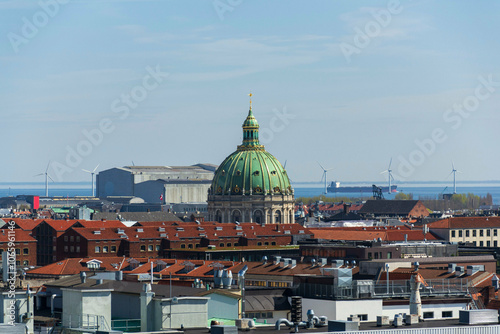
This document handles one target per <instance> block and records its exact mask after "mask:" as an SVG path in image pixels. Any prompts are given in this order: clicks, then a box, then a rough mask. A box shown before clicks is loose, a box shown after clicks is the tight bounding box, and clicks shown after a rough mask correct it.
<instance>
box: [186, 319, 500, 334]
mask: <svg viewBox="0 0 500 334" xmlns="http://www.w3.org/2000/svg"><path fill="white" fill-rule="evenodd" d="M473 326H474V325H460V324H459V323H458V319H449V320H428V321H422V322H419V323H418V324H415V325H411V326H401V327H393V326H380V327H378V326H377V323H376V322H362V323H361V325H360V326H359V330H360V331H380V330H387V329H412V328H442V327H473ZM478 326H479V325H478ZM480 326H498V327H499V332H500V325H499V324H498V323H495V324H481V325H480ZM250 331H251V333H256V334H278V333H294V332H295V331H294V329H293V328H291V329H290V328H288V327H287V326H284V325H282V326H281V330H279V331H277V330H275V329H274V323H273V324H272V325H271V324H270V325H269V326H259V327H257V328H255V329H251V330H250ZM209 332H210V331H209V329H208V328H206V329H185V330H184V334H206V333H209ZM238 333H241V334H248V333H249V331H246V330H238ZM299 333H329V332H328V326H324V327H315V328H312V329H306V328H299Z"/></svg>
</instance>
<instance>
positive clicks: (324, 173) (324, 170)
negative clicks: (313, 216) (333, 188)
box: [316, 161, 333, 195]
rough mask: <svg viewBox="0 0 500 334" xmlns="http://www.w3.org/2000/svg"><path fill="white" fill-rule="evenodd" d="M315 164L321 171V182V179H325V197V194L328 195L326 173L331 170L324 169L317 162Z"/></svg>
mask: <svg viewBox="0 0 500 334" xmlns="http://www.w3.org/2000/svg"><path fill="white" fill-rule="evenodd" d="M316 162H317V163H318V165H319V166H320V167H321V169H322V170H323V176H321V181H323V179H325V195H326V194H328V189H327V177H328V171H330V170H332V169H333V168H329V169H325V168H324V167H323V166H321V164H320V163H319V162H318V161H316ZM321 181H319V182H321Z"/></svg>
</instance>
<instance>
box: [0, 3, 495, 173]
mask: <svg viewBox="0 0 500 334" xmlns="http://www.w3.org/2000/svg"><path fill="white" fill-rule="evenodd" d="M40 3H43V4H46V5H45V9H44V8H43V6H41V5H40ZM56 4H57V5H56ZM499 16H500V4H499V3H498V2H495V1H475V2H472V1H425V0H423V1H401V2H400V3H399V2H397V1H314V2H310V1H286V2H285V1H256V0H253V1H249V0H215V1H212V0H207V1H167V0H158V1H142V0H141V1H133V0H129V1H125V0H122V1H119V0H114V1H112V0H98V1H97V0H86V1H66V0H64V1H63V0H59V2H57V0H42V1H41V2H39V1H25V0H7V1H6V0H0V66H1V67H0V68H1V76H0V101H1V103H0V110H1V112H2V124H3V126H2V130H3V131H2V134H1V136H2V137H1V138H2V144H1V147H2V156H3V157H4V159H3V163H2V164H0V175H2V176H1V178H0V182H13V181H29V182H32V181H34V180H38V179H37V178H34V175H35V174H38V173H41V172H43V171H44V170H45V168H46V166H47V163H48V162H49V160H50V161H51V165H50V168H49V173H50V175H51V176H52V177H53V178H54V179H56V181H81V180H86V179H88V178H89V176H88V175H87V174H85V173H84V172H82V171H81V169H82V168H83V169H93V168H94V167H95V166H96V165H97V164H100V165H99V170H103V169H107V168H111V167H115V166H125V165H130V164H132V161H133V162H134V163H135V164H136V165H189V164H195V163H199V162H208V163H214V164H218V163H220V162H221V161H222V160H223V159H224V158H225V157H226V156H227V155H229V154H230V153H231V152H232V151H234V150H235V148H236V145H238V144H239V143H240V141H241V138H242V132H241V124H242V122H243V120H244V118H245V117H246V114H247V111H248V96H247V94H248V93H249V92H250V91H251V92H252V93H253V94H254V96H253V110H254V114H255V116H256V117H257V119H258V121H259V123H260V125H261V129H262V133H261V138H262V139H263V141H264V144H265V145H266V148H267V149H268V151H269V152H271V153H272V154H274V155H275V156H276V157H277V158H278V159H279V160H280V161H281V162H282V163H284V162H285V161H286V162H287V165H286V168H287V170H288V173H289V175H290V176H291V177H292V179H293V180H294V181H313V180H314V181H316V180H317V181H319V179H320V178H321V173H322V171H321V169H320V167H319V166H318V164H317V162H316V161H319V162H320V163H321V164H322V165H323V166H325V167H326V168H334V170H333V171H331V172H330V173H329V179H332V180H333V179H336V180H340V181H362V180H370V181H376V182H380V183H383V182H384V180H386V176H384V175H381V174H380V172H381V171H383V170H385V169H386V168H387V166H388V164H389V161H390V159H391V158H392V170H393V173H394V176H395V178H396V180H399V181H400V182H403V181H419V180H445V179H446V178H447V176H448V174H449V173H450V171H451V163H452V161H453V162H454V164H455V167H456V168H457V169H458V170H460V171H462V172H463V174H460V175H459V176H458V177H459V178H462V179H464V180H498V179H500V177H498V168H497V165H498V163H499V160H500V158H498V156H499V155H498V153H497V151H498V145H497V142H498V139H499V136H498V124H499V119H500V116H499V112H498V111H499V110H498V106H499V105H500V103H499V102H500V63H499V62H498V54H500V52H499V45H500V43H498V37H497V36H496V35H497V33H498V31H500V17H499ZM30 26H31V27H32V28H33V27H34V28H35V30H36V31H33V29H32V30H30V29H29V28H30ZM370 29H371V30H370ZM155 71H156V72H157V77H156V78H157V79H156V81H155V79H154V77H152V76H151V73H154V72H155ZM158 73H159V74H158ZM148 76H149V77H148ZM145 80H146V81H145ZM144 82H146V84H147V85H148V87H149V88H148V89H147V90H146V89H145V86H144V85H145V84H144ZM153 86H154V87H153ZM132 93H136V95H135V96H136V98H137V99H136V100H133V101H132V102H131V103H132V104H126V102H124V100H123V96H124V95H125V96H127V95H129V96H130V95H132ZM144 93H145V95H144ZM141 94H142V95H141ZM132 105H133V106H134V107H132ZM463 105H466V108H465V109H464V107H461V106H463ZM454 106H455V107H456V108H455V109H453V108H454ZM120 108H121V109H120ZM458 110H461V111H458ZM96 131H97V132H96ZM98 132H99V133H100V134H102V136H101V135H98V134H97V133H98ZM85 133H87V134H88V133H91V134H94V137H92V136H90V138H91V139H92V138H93V140H94V142H92V141H91V140H90V139H89V136H86V135H85ZM70 152H73V153H70ZM75 152H76V153H75ZM72 154H73V156H72ZM74 154H77V155H78V156H79V157H76V158H75V156H74ZM69 156H70V157H69ZM39 180H40V181H42V180H43V178H41V177H39ZM448 180H451V177H450V178H448Z"/></svg>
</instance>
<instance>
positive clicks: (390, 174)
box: [380, 158, 394, 194]
mask: <svg viewBox="0 0 500 334" xmlns="http://www.w3.org/2000/svg"><path fill="white" fill-rule="evenodd" d="M391 165H392V158H391V161H389V167H387V169H386V170H384V171H383V172H381V173H380V174H384V173H387V174H388V179H389V189H387V191H388V193H389V194H390V193H391V192H392V184H391V181H394V176H392V169H391Z"/></svg>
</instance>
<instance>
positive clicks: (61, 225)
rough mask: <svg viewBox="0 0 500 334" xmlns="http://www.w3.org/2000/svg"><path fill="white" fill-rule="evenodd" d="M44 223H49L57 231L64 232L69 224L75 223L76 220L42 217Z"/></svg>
mask: <svg viewBox="0 0 500 334" xmlns="http://www.w3.org/2000/svg"><path fill="white" fill-rule="evenodd" d="M43 221H44V222H45V223H47V224H48V225H50V227H52V228H53V229H54V230H56V231H57V232H64V231H66V230H67V229H69V228H70V227H71V226H73V225H74V224H76V223H77V222H78V220H62V219H61V220H56V219H44V220H43Z"/></svg>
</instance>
